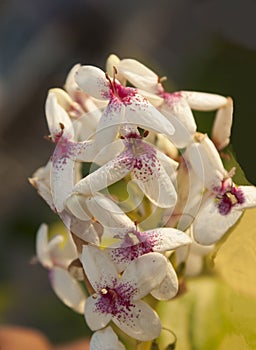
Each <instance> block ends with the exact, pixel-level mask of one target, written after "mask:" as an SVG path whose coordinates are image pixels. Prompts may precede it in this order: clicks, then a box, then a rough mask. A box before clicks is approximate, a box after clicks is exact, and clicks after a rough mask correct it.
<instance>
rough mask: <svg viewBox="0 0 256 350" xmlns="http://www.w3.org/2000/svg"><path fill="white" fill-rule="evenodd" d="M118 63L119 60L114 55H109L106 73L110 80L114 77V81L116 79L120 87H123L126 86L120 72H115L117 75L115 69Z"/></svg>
mask: <svg viewBox="0 0 256 350" xmlns="http://www.w3.org/2000/svg"><path fill="white" fill-rule="evenodd" d="M119 62H120V59H119V57H118V56H117V55H114V54H111V55H109V56H108V58H107V61H106V71H107V73H108V75H109V76H110V77H111V78H113V77H114V76H115V79H117V80H118V81H119V82H120V84H121V85H123V86H125V85H126V79H125V77H124V76H123V75H122V73H121V72H119V70H117V73H116V69H117V66H118V64H119Z"/></svg>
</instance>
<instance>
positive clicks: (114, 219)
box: [86, 194, 134, 236]
mask: <svg viewBox="0 0 256 350" xmlns="http://www.w3.org/2000/svg"><path fill="white" fill-rule="evenodd" d="M86 204H87V208H88V209H89V211H90V212H91V213H92V215H93V216H94V217H95V218H97V220H98V221H99V222H100V223H101V224H102V225H103V226H104V228H105V229H106V228H108V229H110V230H111V231H112V232H113V236H114V235H115V234H116V233H121V232H122V231H123V232H127V231H128V230H132V229H134V223H133V222H132V220H131V219H130V218H129V217H128V216H127V215H126V214H125V213H124V212H123V211H122V210H121V209H120V207H119V206H118V205H117V204H116V203H115V202H113V201H112V200H111V199H109V198H108V197H105V196H103V195H100V194H96V195H94V196H93V197H90V198H88V199H87V201H86Z"/></svg>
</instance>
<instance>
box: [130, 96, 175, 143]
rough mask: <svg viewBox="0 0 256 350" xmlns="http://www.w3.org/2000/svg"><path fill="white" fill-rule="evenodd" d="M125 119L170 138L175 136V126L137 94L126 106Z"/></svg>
mask: <svg viewBox="0 0 256 350" xmlns="http://www.w3.org/2000/svg"><path fill="white" fill-rule="evenodd" d="M125 109H126V111H125V119H126V120H127V121H128V122H130V123H132V124H134V125H138V126H139V127H141V128H144V129H146V130H151V131H154V132H158V133H162V134H164V135H166V136H167V137H168V138H171V136H172V135H173V134H174V131H175V130H174V127H173V125H172V124H171V123H170V122H169V120H167V118H166V117H165V116H164V115H163V114H162V113H160V112H159V111H158V110H157V109H156V108H155V107H153V106H152V105H151V104H150V103H149V102H148V101H147V100H146V99H145V98H144V97H142V96H140V95H139V94H136V95H135V96H134V97H133V98H131V100H130V103H129V104H127V105H126V108H125Z"/></svg>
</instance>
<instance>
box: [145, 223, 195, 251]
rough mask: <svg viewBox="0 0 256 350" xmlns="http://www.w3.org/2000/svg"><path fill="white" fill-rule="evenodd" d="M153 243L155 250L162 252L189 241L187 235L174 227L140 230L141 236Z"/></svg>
mask: <svg viewBox="0 0 256 350" xmlns="http://www.w3.org/2000/svg"><path fill="white" fill-rule="evenodd" d="M143 236H144V237H145V239H147V238H148V240H149V241H150V242H152V243H153V250H154V251H155V252H164V251H167V250H173V249H176V248H178V247H180V246H182V245H187V244H190V243H191V239H190V238H189V236H188V235H187V234H186V233H184V232H182V231H179V230H177V229H175V228H169V227H162V228H156V229H153V230H149V231H145V232H142V237H143Z"/></svg>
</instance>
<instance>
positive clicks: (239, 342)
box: [218, 334, 251, 350]
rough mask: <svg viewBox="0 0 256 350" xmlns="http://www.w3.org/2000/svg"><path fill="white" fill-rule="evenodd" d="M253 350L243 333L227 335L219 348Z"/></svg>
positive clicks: (219, 349) (224, 349)
mask: <svg viewBox="0 0 256 350" xmlns="http://www.w3.org/2000/svg"><path fill="white" fill-rule="evenodd" d="M230 349H235V350H251V347H249V345H248V344H247V343H246V341H245V339H244V337H243V336H241V335H237V334H231V335H228V336H226V337H225V339H224V340H223V342H222V343H221V345H220V347H219V348H218V350H230Z"/></svg>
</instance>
